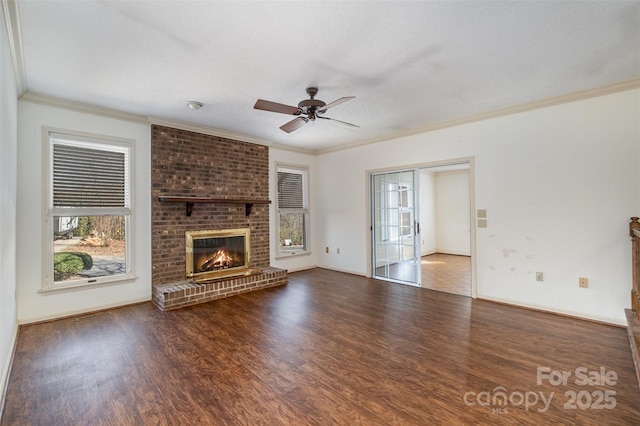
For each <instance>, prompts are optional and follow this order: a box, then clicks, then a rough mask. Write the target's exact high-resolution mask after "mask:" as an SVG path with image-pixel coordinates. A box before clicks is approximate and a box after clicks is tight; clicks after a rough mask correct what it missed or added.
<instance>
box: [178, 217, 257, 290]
mask: <svg viewBox="0 0 640 426" xmlns="http://www.w3.org/2000/svg"><path fill="white" fill-rule="evenodd" d="M248 266H249V230H248V229H230V230H222V231H195V232H187V233H186V273H187V277H190V278H216V277H225V276H231V275H235V274H242V273H244V270H245V269H247V268H248Z"/></svg>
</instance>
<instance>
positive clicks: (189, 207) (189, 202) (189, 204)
mask: <svg viewBox="0 0 640 426" xmlns="http://www.w3.org/2000/svg"><path fill="white" fill-rule="evenodd" d="M158 200H159V201H161V202H163V203H185V205H186V212H187V216H191V213H192V212H193V206H194V204H196V203H210V204H244V209H245V215H246V216H249V215H250V214H251V209H252V208H253V205H254V204H270V203H271V200H255V199H247V200H241V199H233V198H199V197H158Z"/></svg>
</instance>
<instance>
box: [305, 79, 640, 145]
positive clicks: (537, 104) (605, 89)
mask: <svg viewBox="0 0 640 426" xmlns="http://www.w3.org/2000/svg"><path fill="white" fill-rule="evenodd" d="M639 88H640V77H639V78H633V79H631V80H626V81H622V82H619V83H614V84H610V85H607V86H602V87H597V88H594V89H587V90H581V91H578V92H572V93H568V94H564V95H560V96H554V97H552V98H547V99H541V100H539V101H533V102H529V103H526V104H520V105H514V106H510V107H506V108H501V109H497V110H494V111H489V112H484V113H480V114H475V115H471V116H468V117H463V118H458V119H455V120H448V121H442V122H439V123H434V124H431V125H429V126H425V127H421V128H418V129H412V130H407V131H403V132H398V133H393V134H389V135H386V136H381V137H379V138H373V139H367V140H364V141H360V142H356V143H353V144H349V145H343V146H339V147H333V148H327V149H323V150H318V151H315V154H316V155H321V154H327V153H330V152H336V151H342V150H345V149H351V148H356V147H359V146H364V145H370V144H374V143H378V142H385V141H389V140H393V139H400V138H403V137H407V136H413V135H417V134H420V133H427V132H433V131H436V130H441V129H446V128H449V127H456V126H461V125H463V124H469V123H475V122H478V121H484V120H489V119H492V118H497V117H504V116H507V115H513V114H519V113H522V112H527V111H533V110H536V109H541V108H548V107H551V106H555V105H561V104H566V103H571V102H576V101H582V100H586V99H591V98H597V97H599V96H606V95H611V94H614V93H618V92H625V91H627V90H635V89H639Z"/></svg>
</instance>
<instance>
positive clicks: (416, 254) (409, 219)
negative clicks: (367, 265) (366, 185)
mask: <svg viewBox="0 0 640 426" xmlns="http://www.w3.org/2000/svg"><path fill="white" fill-rule="evenodd" d="M418 182H419V174H418V170H406V171H401V172H389V173H376V174H372V175H371V195H372V196H371V200H372V205H371V210H372V212H371V215H372V221H371V223H372V226H371V230H372V233H373V235H372V239H371V241H372V244H373V247H372V257H373V259H372V266H373V277H374V278H378V279H384V280H388V281H394V282H400V283H403V284H410V285H415V286H420V285H421V282H420V275H421V274H420V224H419V222H418V218H419V217H420V216H419V215H418Z"/></svg>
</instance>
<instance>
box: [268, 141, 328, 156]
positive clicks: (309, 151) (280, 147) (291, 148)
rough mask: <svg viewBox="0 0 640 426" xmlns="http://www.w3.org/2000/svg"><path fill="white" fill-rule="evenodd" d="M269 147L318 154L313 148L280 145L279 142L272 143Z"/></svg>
mask: <svg viewBox="0 0 640 426" xmlns="http://www.w3.org/2000/svg"><path fill="white" fill-rule="evenodd" d="M271 148H274V149H281V150H283V151H290V152H297V153H299V154H307V155H317V154H318V151H316V150H314V149H307V148H298V147H295V146H291V145H281V144H278V143H274V144H273V145H271Z"/></svg>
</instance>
